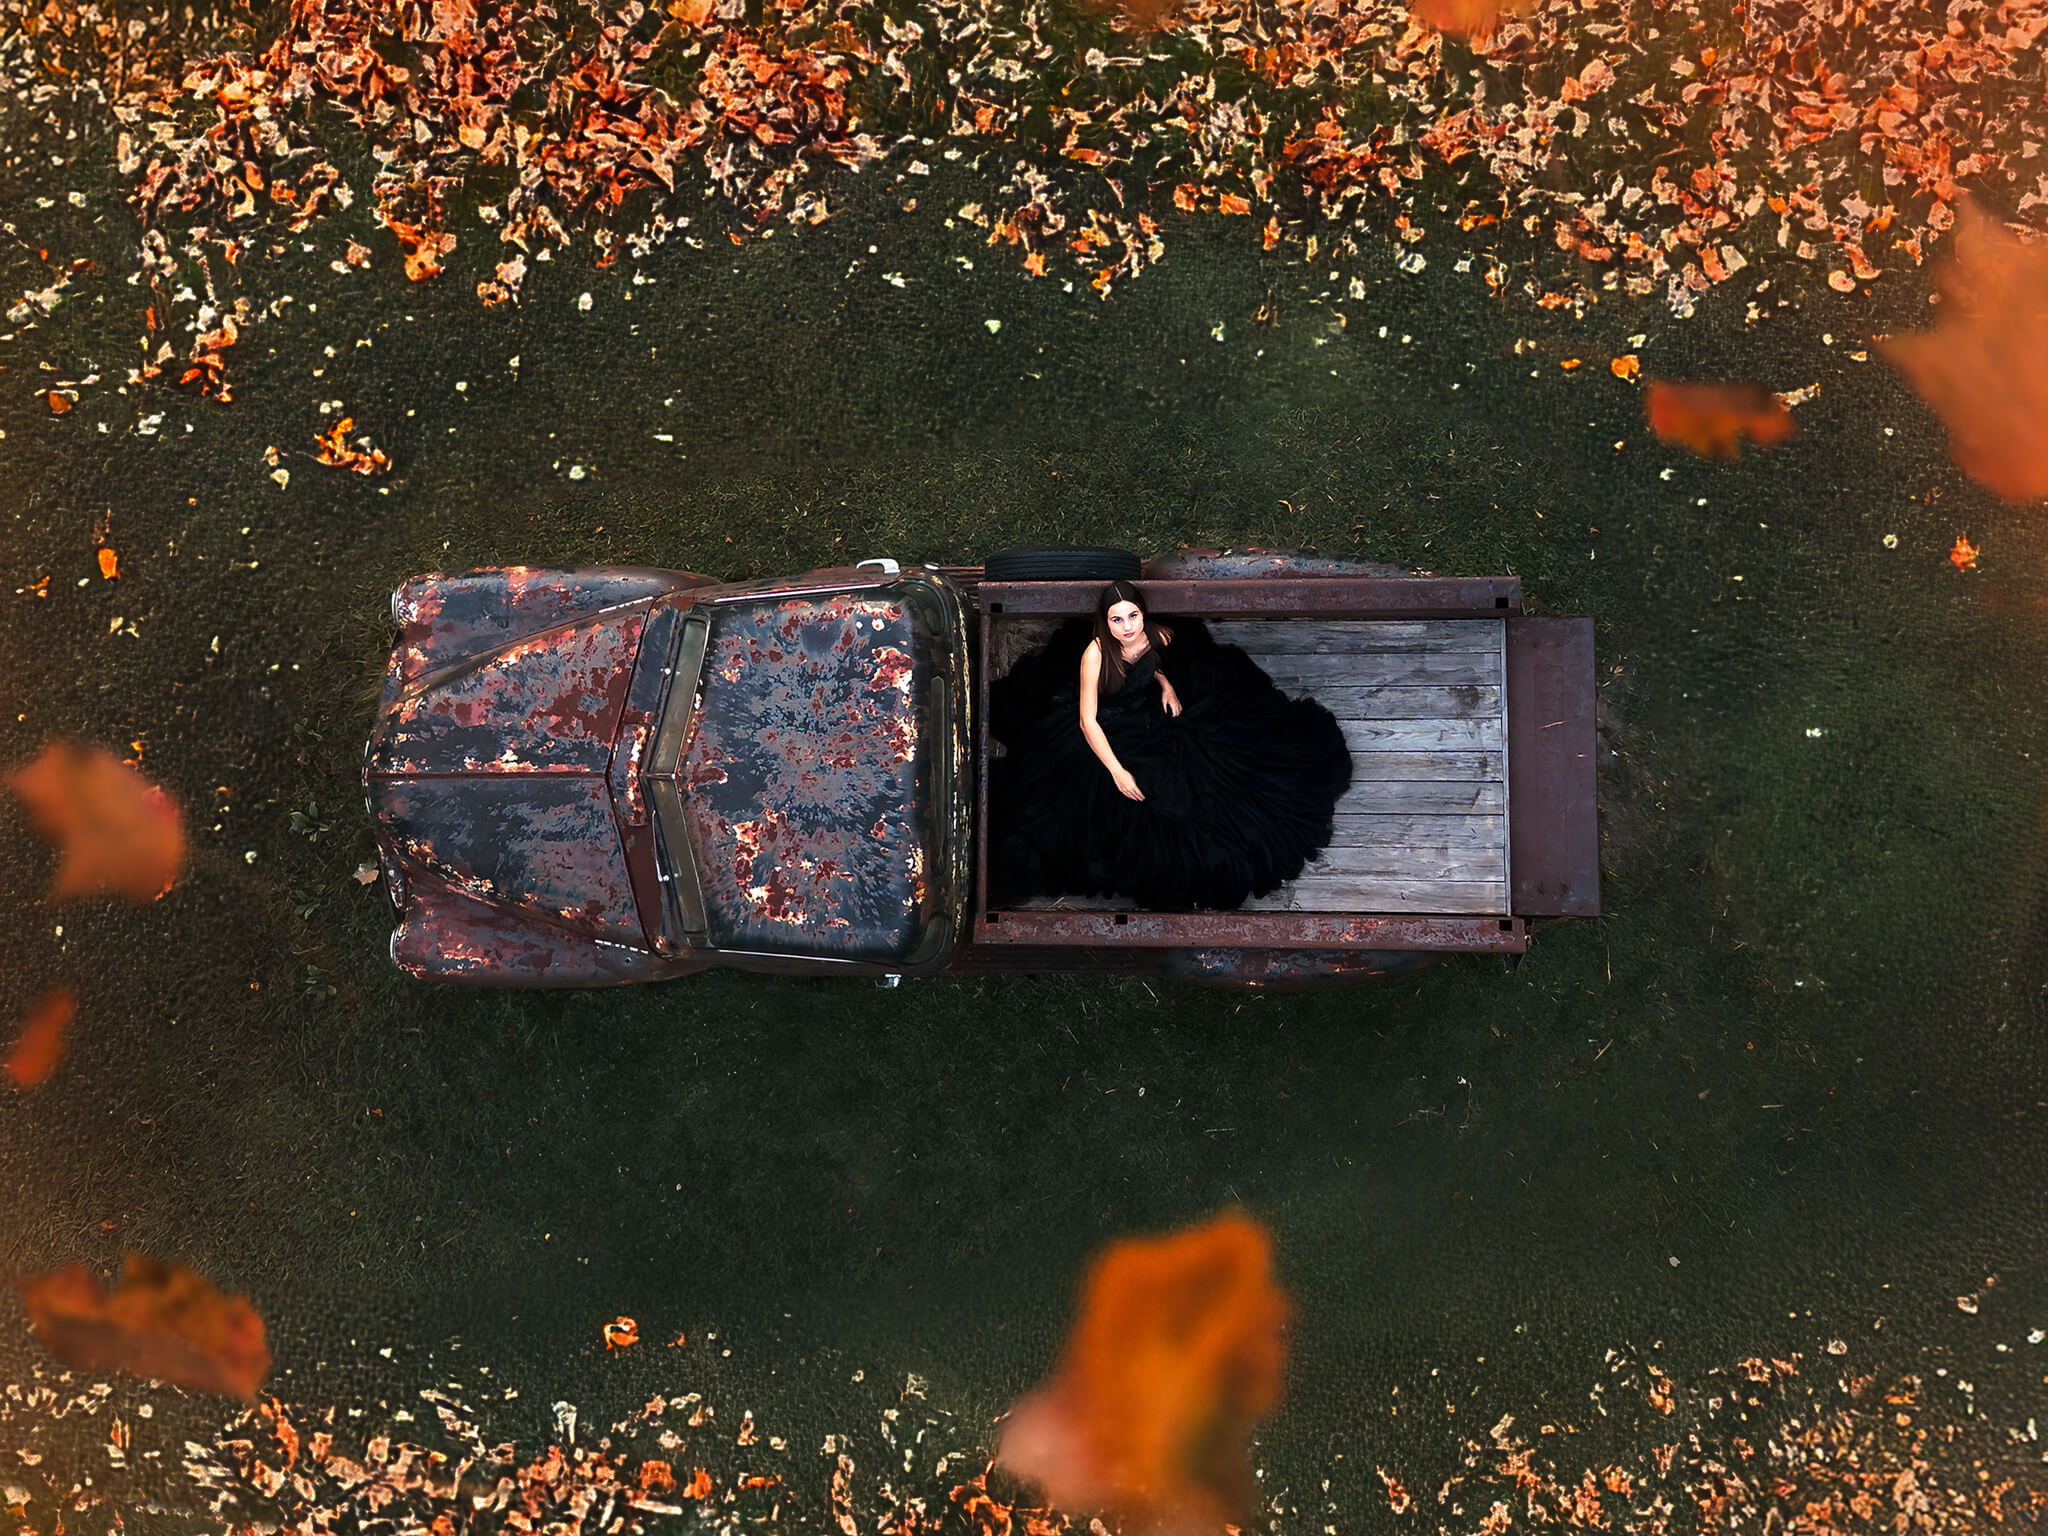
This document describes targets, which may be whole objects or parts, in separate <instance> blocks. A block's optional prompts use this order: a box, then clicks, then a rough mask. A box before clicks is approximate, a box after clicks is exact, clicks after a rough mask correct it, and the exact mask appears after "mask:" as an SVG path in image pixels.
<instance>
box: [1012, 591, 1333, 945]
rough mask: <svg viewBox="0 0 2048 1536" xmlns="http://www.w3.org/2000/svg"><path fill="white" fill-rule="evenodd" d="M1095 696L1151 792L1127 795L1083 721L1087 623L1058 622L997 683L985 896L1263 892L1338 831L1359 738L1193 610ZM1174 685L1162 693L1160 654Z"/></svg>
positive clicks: (1214, 903)
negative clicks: (1168, 696)
mask: <svg viewBox="0 0 2048 1536" xmlns="http://www.w3.org/2000/svg"><path fill="white" fill-rule="evenodd" d="M1168 623H1169V627H1170V628H1171V629H1172V631H1173V641H1172V643H1171V644H1169V645H1167V646H1166V647H1164V651H1165V655H1164V657H1163V658H1161V656H1160V655H1159V651H1160V649H1161V648H1160V647H1158V646H1154V647H1153V649H1152V650H1151V651H1148V652H1147V653H1146V654H1145V655H1144V656H1141V657H1140V658H1139V659H1138V660H1137V661H1136V662H1134V663H1132V664H1131V666H1130V667H1129V668H1128V669H1127V670H1126V672H1125V675H1124V684H1123V686H1122V687H1121V688H1120V689H1118V690H1117V691H1116V692H1115V693H1113V694H1106V695H1103V696H1101V697H1100V698H1098V700H1097V701H1096V712H1095V718H1096V720H1097V722H1098V723H1099V724H1100V725H1101V726H1102V729H1103V731H1104V733H1105V734H1106V735H1107V736H1108V738H1109V744H1110V747H1111V748H1112V750H1114V751H1115V753H1116V756H1117V760H1118V761H1119V762H1121V763H1122V764H1123V765H1124V767H1125V768H1127V769H1129V770H1130V773H1131V776H1132V777H1133V778H1135V779H1136V780H1137V781H1138V787H1139V788H1140V789H1142V790H1143V791H1144V792H1145V798H1144V799H1143V800H1142V801H1140V800H1130V799H1126V798H1125V797H1124V796H1123V795H1122V794H1121V793H1120V792H1119V791H1118V790H1117V787H1116V784H1115V782H1114V781H1113V780H1112V779H1111V778H1110V776H1109V770H1108V769H1107V768H1105V767H1103V765H1102V760H1101V759H1100V758H1098V757H1096V755H1095V753H1094V752H1093V751H1092V750H1090V748H1089V746H1088V741H1087V738H1086V737H1084V736H1083V735H1082V734H1081V715H1080V675H1081V655H1082V652H1083V651H1085V650H1086V648H1087V645H1088V640H1089V636H1090V629H1089V626H1088V625H1087V624H1085V623H1082V622H1079V621H1076V622H1073V623H1069V624H1067V625H1065V626H1064V627H1063V628H1062V629H1061V630H1060V632H1059V633H1058V634H1057V635H1055V636H1054V638H1053V639H1052V640H1051V641H1050V642H1049V643H1048V644H1047V645H1046V646H1045V647H1043V648H1042V649H1040V650H1038V651H1035V652H1033V653H1032V654H1031V655H1029V656H1027V657H1025V658H1024V659H1023V660H1022V661H1020V662H1019V663H1018V664H1017V665H1016V667H1015V668H1014V669H1012V670H1011V672H1010V673H1009V674H1008V675H1007V676H1006V677H1004V678H1003V679H1002V680H1001V681H999V682H997V683H996V684H995V685H994V688H993V689H992V690H991V700H990V718H989V727H990V730H991V732H992V733H993V734H994V736H995V737H996V739H997V740H998V741H1000V742H1002V743H1003V746H1004V748H1005V753H1004V755H1003V756H1002V757H1000V758H998V759H996V761H995V762H994V763H993V764H992V765H991V768H990V785H989V788H990V811H989V819H990V822H991V825H992V829H993V834H992V841H991V848H990V857H991V867H990V881H991V885H992V890H991V894H990V900H991V902H992V903H995V904H997V905H1000V904H1003V903H1006V902H1013V901H1017V900H1019V899H1021V898H1024V897H1030V896H1057V895H1078V896H1105V895H1123V896H1128V897H1130V898H1132V899H1133V900H1135V901H1136V902H1137V904H1138V905H1139V906H1140V907H1143V908H1146V909H1149V910H1153V911H1168V912H1171V911H1186V910H1189V909H1191V908H1208V909H1212V910H1225V909H1228V908H1232V907H1237V906H1240V905H1242V904H1243V903H1244V901H1245V900H1246V898H1247V897H1251V896H1264V895H1266V894H1267V893H1269V892H1271V891H1273V890H1275V889H1276V888H1278V887H1279V886H1281V885H1283V884H1284V883H1286V882H1287V881H1289V880H1292V879H1294V878H1295V877H1296V876H1298V875H1299V874H1300V873H1301V871H1302V866H1303V865H1304V864H1305V863H1307V861H1308V860H1309V859H1310V858H1312V857H1314V856H1315V854H1317V853H1318V852H1320V851H1321V850H1322V848H1323V847H1324V846H1325V845H1326V844H1327V843H1328V842H1329V841H1330V835H1331V825H1332V816H1333V814H1334V812H1335V808H1336V804H1337V800H1338V797H1339V796H1341V795H1342V794H1343V793H1344V791H1345V790H1346V789H1347V788H1348V787H1350V783H1351V753H1350V749H1349V748H1348V747H1347V746H1346V745H1345V742H1344V733H1343V731H1342V729H1341V728H1340V727H1339V726H1338V724H1337V721H1336V719H1335V718H1334V717H1333V716H1332V715H1331V714H1330V712H1329V711H1328V710H1327V709H1325V708H1323V706H1322V705H1320V704H1318V703H1316V702H1315V701H1313V700H1311V699H1290V698H1289V697H1287V695H1285V694H1283V693H1282V692H1281V691H1280V690H1279V688H1278V687H1277V686H1276V685H1275V684H1274V682H1273V680H1272V679H1271V678H1270V677H1268V676H1267V675H1266V674H1265V673H1264V672H1263V671H1261V670H1260V669H1259V666H1258V664H1257V663H1256V662H1254V661H1253V660H1252V659H1251V658H1250V657H1249V656H1247V655H1246V654H1245V653H1244V652H1243V651H1242V650H1240V649H1238V648H1237V647H1236V646H1234V645H1218V644H1217V643H1216V642H1215V640H1214V639H1213V638H1212V637H1211V636H1210V634H1209V632H1208V630H1207V629H1206V628H1205V627H1204V626H1203V625H1202V624H1201V623H1200V622H1199V621H1197V620H1189V619H1173V620H1170V621H1168ZM1162 660H1163V664H1164V667H1165V671H1166V675H1167V677H1168V678H1169V680H1171V682H1172V683H1173V686H1174V691H1175V692H1176V693H1178V694H1179V695H1180V701H1181V714H1180V715H1179V717H1178V718H1175V717H1173V716H1169V715H1168V714H1167V713H1166V711H1165V710H1164V708H1163V707H1162V706H1161V702H1160V701H1161V697H1162V696H1161V693H1160V688H1159V677H1158V668H1159V665H1160V663H1161V662H1162Z"/></svg>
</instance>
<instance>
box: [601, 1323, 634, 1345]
mask: <svg viewBox="0 0 2048 1536" xmlns="http://www.w3.org/2000/svg"><path fill="white" fill-rule="evenodd" d="M639 1342H640V1325H639V1324H638V1323H636V1322H634V1321H633V1319H631V1318H630V1317H623V1316H621V1317H615V1318H613V1319H612V1320H611V1321H610V1322H608V1323H606V1324H605V1325H604V1347H605V1348H606V1349H625V1348H626V1347H627V1346H629V1345H633V1344H638V1343H639Z"/></svg>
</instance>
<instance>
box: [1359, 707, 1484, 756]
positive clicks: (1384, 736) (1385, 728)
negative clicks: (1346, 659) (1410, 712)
mask: <svg viewBox="0 0 2048 1536" xmlns="http://www.w3.org/2000/svg"><path fill="white" fill-rule="evenodd" d="M1341 723H1342V725H1343V728H1344V743H1345V745H1346V746H1348V747H1350V748H1351V751H1352V755H1353V757H1354V758H1355V757H1356V756H1357V755H1358V754H1359V753H1362V752H1498V751H1499V750H1500V749H1501V745H1502V743H1503V742H1504V741H1505V740H1506V739H1507V727H1506V724H1505V723H1504V722H1503V721H1502V720H1500V719H1499V718H1498V717H1496V718H1494V719H1491V720H1345V721H1343V722H1341Z"/></svg>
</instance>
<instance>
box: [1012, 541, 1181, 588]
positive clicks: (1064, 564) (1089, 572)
mask: <svg viewBox="0 0 2048 1536" xmlns="http://www.w3.org/2000/svg"><path fill="white" fill-rule="evenodd" d="M1144 569H1145V563H1144V561H1142V560H1140V559H1139V558H1138V557H1137V556H1136V555H1134V554H1132V553H1131V552H1130V551H1129V550H1128V549H1098V548H1093V547H1090V546H1087V545H1081V544H1056V545H1046V546H1044V547H1043V548H1038V549H1006V550H1004V551H1003V552H1002V553H1001V554H999V555H991V556H989V560H988V564H987V565H986V566H985V567H983V569H982V576H981V579H982V580H983V581H1136V580H1137V579H1138V577H1139V575H1140V574H1141V573H1142V572H1143V571H1144Z"/></svg>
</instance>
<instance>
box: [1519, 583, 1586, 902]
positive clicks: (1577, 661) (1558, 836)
mask: <svg viewBox="0 0 2048 1536" xmlns="http://www.w3.org/2000/svg"><path fill="white" fill-rule="evenodd" d="M1506 622H1507V632H1508V633H1507V694H1508V697H1507V705H1508V878H1509V898H1510V901H1511V903H1512V908H1513V911H1514V913H1515V915H1516V916H1517V917H1597V916H1599V914H1600V815H1599V805H1598V796H1597V788H1598V783H1597V776H1596V765H1597V759H1596V757H1595V751H1596V748H1595V743H1594V735H1593V711H1594V695H1593V621H1592V620H1591V619H1584V618H1574V619H1560V618H1536V617H1532V616H1528V615H1521V616H1517V617H1513V618H1510V619H1508V620H1507V621H1506Z"/></svg>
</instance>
